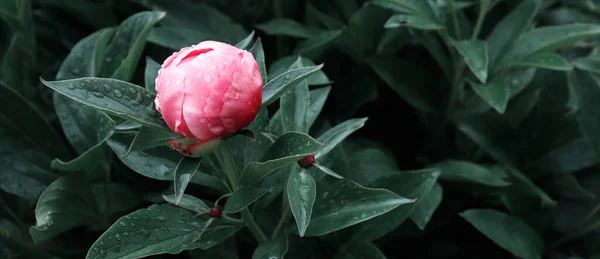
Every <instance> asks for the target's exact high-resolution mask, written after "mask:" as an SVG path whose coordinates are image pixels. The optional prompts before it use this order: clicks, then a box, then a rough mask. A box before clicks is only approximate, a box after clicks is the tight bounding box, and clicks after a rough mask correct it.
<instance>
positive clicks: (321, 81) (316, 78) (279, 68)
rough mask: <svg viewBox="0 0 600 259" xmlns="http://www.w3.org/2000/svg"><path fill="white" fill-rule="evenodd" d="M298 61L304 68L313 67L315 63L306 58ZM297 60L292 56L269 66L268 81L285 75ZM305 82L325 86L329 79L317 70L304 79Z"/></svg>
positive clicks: (321, 71)
mask: <svg viewBox="0 0 600 259" xmlns="http://www.w3.org/2000/svg"><path fill="white" fill-rule="evenodd" d="M300 59H302V65H304V66H315V65H316V64H315V62H313V61H312V60H310V59H308V58H306V57H300ZM297 60H298V56H296V55H293V56H286V57H283V58H280V59H278V60H276V61H274V62H273V63H272V64H271V65H270V66H269V73H268V74H269V80H271V79H273V78H275V77H277V76H279V75H281V74H283V73H285V72H286V71H288V70H289V68H290V67H291V66H292V65H293V64H294V63H295V62H296V61H297ZM306 81H307V83H308V85H325V84H329V83H330V81H329V78H328V77H327V75H326V74H325V72H323V70H319V71H316V72H314V73H312V74H311V75H309V76H308V77H307V78H306Z"/></svg>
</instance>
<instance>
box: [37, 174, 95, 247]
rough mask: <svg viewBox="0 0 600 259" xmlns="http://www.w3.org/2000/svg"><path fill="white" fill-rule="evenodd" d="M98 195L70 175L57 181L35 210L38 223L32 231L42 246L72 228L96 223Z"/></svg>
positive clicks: (43, 194)
mask: <svg viewBox="0 0 600 259" xmlns="http://www.w3.org/2000/svg"><path fill="white" fill-rule="evenodd" d="M97 214H98V212H97V211H96V207H95V202H94V196H93V195H92V192H91V191H90V188H89V184H88V183H86V180H85V178H83V177H80V176H76V175H70V176H64V177H61V178H59V179H58V180H56V181H54V182H53V183H52V184H50V186H48V188H47V189H46V190H45V191H44V192H43V193H42V195H41V196H40V199H39V200H38V203H37V205H36V207H35V218H36V224H35V226H32V227H31V228H30V229H29V233H30V234H31V237H32V239H33V242H34V243H36V244H39V243H41V242H44V241H46V240H49V239H51V238H52V237H54V236H56V235H58V234H60V233H63V232H65V231H67V230H70V229H72V228H75V227H78V226H80V225H83V224H86V223H87V222H89V221H91V220H96V217H98V216H97Z"/></svg>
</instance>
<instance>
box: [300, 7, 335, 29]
mask: <svg viewBox="0 0 600 259" xmlns="http://www.w3.org/2000/svg"><path fill="white" fill-rule="evenodd" d="M306 17H307V18H314V19H316V22H315V23H320V24H323V26H325V27H326V28H327V29H330V30H337V29H341V28H343V27H344V24H343V23H342V22H340V21H338V20H336V19H335V18H332V17H330V16H328V15H327V14H325V13H323V12H321V11H319V10H318V9H316V8H315V7H314V6H313V5H312V4H310V3H309V4H307V6H306Z"/></svg>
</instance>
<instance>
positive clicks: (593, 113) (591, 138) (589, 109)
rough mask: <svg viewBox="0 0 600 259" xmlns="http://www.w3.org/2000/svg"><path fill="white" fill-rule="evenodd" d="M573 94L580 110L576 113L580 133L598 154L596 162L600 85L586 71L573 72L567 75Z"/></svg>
mask: <svg viewBox="0 0 600 259" xmlns="http://www.w3.org/2000/svg"><path fill="white" fill-rule="evenodd" d="M567 79H568V82H569V87H570V88H571V92H572V93H574V95H575V98H576V100H577V103H578V105H579V109H578V110H577V113H576V118H577V124H578V125H579V131H580V132H581V134H582V135H583V137H584V138H585V140H586V141H587V142H588V143H589V145H590V147H591V148H592V150H593V151H594V152H595V153H596V158H597V160H596V161H599V160H598V158H600V135H599V134H598V131H600V121H598V118H599V117H598V116H600V103H599V102H598V100H599V99H598V98H600V85H599V83H598V81H597V80H594V78H592V76H591V75H590V74H589V73H588V72H585V71H581V70H578V69H576V70H573V71H570V72H568V73H567Z"/></svg>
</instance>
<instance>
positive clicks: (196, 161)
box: [173, 156, 202, 205]
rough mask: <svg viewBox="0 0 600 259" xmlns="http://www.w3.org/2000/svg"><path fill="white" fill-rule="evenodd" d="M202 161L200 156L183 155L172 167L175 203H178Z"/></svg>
mask: <svg viewBox="0 0 600 259" xmlns="http://www.w3.org/2000/svg"><path fill="white" fill-rule="evenodd" d="M201 162H202V159H201V158H194V157H189V156H183V157H182V158H181V160H179V163H177V166H176V167H175V168H174V169H173V176H174V177H175V179H174V180H173V188H174V189H175V205H179V201H180V200H181V197H183V194H184V193H185V188H187V186H188V184H189V183H190V181H191V180H192V177H194V174H195V173H196V171H198V168H199V167H200V163H201Z"/></svg>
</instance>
